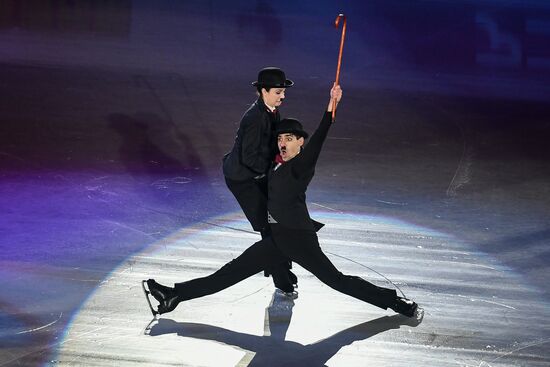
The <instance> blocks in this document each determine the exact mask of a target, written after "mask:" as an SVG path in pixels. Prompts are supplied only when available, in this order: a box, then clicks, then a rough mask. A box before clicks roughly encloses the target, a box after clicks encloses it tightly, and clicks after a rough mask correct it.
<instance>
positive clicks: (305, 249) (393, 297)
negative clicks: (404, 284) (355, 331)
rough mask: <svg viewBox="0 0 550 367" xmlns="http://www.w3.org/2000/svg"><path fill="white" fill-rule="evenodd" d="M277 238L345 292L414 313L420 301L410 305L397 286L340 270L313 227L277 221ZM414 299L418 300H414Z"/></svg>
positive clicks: (300, 261)
mask: <svg viewBox="0 0 550 367" xmlns="http://www.w3.org/2000/svg"><path fill="white" fill-rule="evenodd" d="M272 230H273V238H274V241H275V244H276V246H277V247H278V248H279V249H281V251H282V252H283V253H284V254H285V255H286V256H288V257H290V259H291V260H292V261H295V262H296V263H298V264H300V265H301V266H302V267H304V268H305V269H306V270H307V271H309V272H311V273H312V274H313V275H315V276H316V277H317V278H319V280H320V281H322V282H323V283H325V284H326V285H328V286H329V287H331V288H333V289H335V290H337V291H340V292H342V293H344V294H347V295H349V296H352V297H354V298H357V299H360V300H362V301H365V302H368V303H370V304H372V305H375V306H378V307H380V308H383V309H387V308H391V309H394V310H396V309H395V307H396V305H397V306H402V307H401V308H399V310H398V311H397V312H399V313H403V314H406V315H407V316H412V314H411V310H412V313H414V309H416V304H414V306H413V305H412V304H411V305H410V306H409V307H408V308H407V307H406V305H403V302H402V301H400V298H399V297H397V293H396V292H395V290H393V289H389V288H383V287H378V286H376V285H374V284H372V283H369V282H367V281H366V280H364V279H362V278H360V277H357V276H352V275H346V274H343V273H342V272H340V271H339V270H338V269H336V267H335V266H334V265H333V264H332V262H331V261H330V260H329V259H328V258H327V256H326V255H325V254H324V253H323V251H322V250H321V248H320V246H319V242H318V240H317V234H316V233H315V232H313V231H304V230H292V229H289V228H283V227H281V226H280V225H273V226H272ZM412 303H414V302H412Z"/></svg>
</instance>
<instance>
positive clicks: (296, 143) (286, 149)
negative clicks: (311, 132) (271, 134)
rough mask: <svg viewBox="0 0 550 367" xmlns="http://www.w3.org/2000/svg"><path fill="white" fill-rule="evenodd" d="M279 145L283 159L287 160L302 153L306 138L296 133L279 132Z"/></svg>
mask: <svg viewBox="0 0 550 367" xmlns="http://www.w3.org/2000/svg"><path fill="white" fill-rule="evenodd" d="M277 145H278V147H279V153H280V154H281V158H283V161H285V162H286V161H289V160H291V159H292V158H294V157H296V155H297V154H298V153H300V150H301V149H302V145H304V138H302V137H299V136H296V135H294V134H287V133H285V134H279V135H278V136H277Z"/></svg>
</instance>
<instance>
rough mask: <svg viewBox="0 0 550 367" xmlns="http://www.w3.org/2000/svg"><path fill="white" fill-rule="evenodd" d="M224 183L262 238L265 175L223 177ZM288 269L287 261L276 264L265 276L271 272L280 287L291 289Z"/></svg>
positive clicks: (265, 186)
mask: <svg viewBox="0 0 550 367" xmlns="http://www.w3.org/2000/svg"><path fill="white" fill-rule="evenodd" d="M225 183H226V185H227V187H228V188H229V191H231V193H232V194H233V196H235V199H237V202H238V203H239V205H240V207H241V209H242V210H243V212H244V215H245V216H246V219H248V221H249V222H250V224H251V225H252V228H253V229H254V230H255V231H257V232H260V233H261V234H262V238H263V237H265V236H266V235H267V233H268V232H269V224H268V223H267V176H264V177H263V178H260V179H253V178H252V179H248V180H243V181H235V180H231V179H229V178H227V177H226V178H225ZM288 269H292V264H291V263H290V262H289V261H287V262H286V263H282V264H280V265H277V266H273V267H271V269H266V270H265V272H264V275H265V276H269V274H271V275H272V276H273V283H275V286H276V287H278V288H281V289H285V290H290V289H293V285H292V283H293V281H292V280H291V279H290V278H289V274H288Z"/></svg>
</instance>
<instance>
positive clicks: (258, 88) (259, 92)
mask: <svg viewBox="0 0 550 367" xmlns="http://www.w3.org/2000/svg"><path fill="white" fill-rule="evenodd" d="M271 88H273V87H266V86H263V85H257V86H256V90H257V91H258V94H259V95H260V96H261V95H262V89H265V90H266V92H269V90H270V89H271Z"/></svg>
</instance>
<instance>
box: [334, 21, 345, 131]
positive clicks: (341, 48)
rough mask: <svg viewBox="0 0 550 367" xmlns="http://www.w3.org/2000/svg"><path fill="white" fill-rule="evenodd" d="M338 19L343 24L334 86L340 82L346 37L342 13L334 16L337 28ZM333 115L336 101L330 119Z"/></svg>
mask: <svg viewBox="0 0 550 367" xmlns="http://www.w3.org/2000/svg"><path fill="white" fill-rule="evenodd" d="M340 19H342V20H343V24H342V37H341V38H340V52H339V53H338V65H337V66H336V81H335V82H334V85H336V86H337V85H339V84H340V67H341V66H342V51H344V39H345V38H346V16H345V15H344V14H338V16H337V17H336V20H335V21H334V26H335V27H336V28H338V25H339V24H340ZM331 95H332V92H331ZM340 97H341V96H340ZM335 116H336V103H334V105H333V108H332V121H334V117H335Z"/></svg>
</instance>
